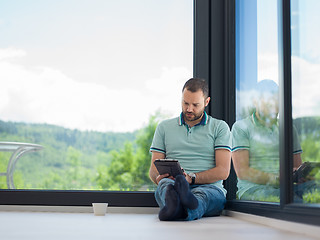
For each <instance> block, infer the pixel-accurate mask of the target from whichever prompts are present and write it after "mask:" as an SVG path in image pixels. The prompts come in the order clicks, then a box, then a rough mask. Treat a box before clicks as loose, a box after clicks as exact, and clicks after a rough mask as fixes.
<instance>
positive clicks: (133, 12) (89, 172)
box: [0, 0, 193, 191]
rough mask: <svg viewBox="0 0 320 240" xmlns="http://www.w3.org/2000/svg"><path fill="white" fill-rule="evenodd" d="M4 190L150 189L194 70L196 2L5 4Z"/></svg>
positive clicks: (1, 59) (0, 106) (0, 10)
mask: <svg viewBox="0 0 320 240" xmlns="http://www.w3.org/2000/svg"><path fill="white" fill-rule="evenodd" d="M0 36H1V37H0V38H1V41H0V83H1V97H0V98H1V101H0V172H1V176H0V188H1V189H8V188H9V189H42V190H44V189H48V190H52V189H55V190H130V191H131V190H138V191H143V190H152V189H153V187H154V185H153V184H152V183H151V181H150V180H149V178H148V168H149V165H150V155H149V146H150V143H151V140H152V136H153V131H154V129H155V126H156V124H157V122H158V121H159V119H161V118H163V117H170V116H176V115H178V114H179V113H180V111H181V109H180V96H179V93H180V92H181V88H182V85H183V83H184V82H185V81H186V80H187V79H188V78H191V77H192V75H193V73H192V68H193V4H192V1H191V0H188V1H185V0H178V1H171V0H163V1H155V0H138V1H131V0H114V1H113V0H112V1H102V0H94V1H92V0H80V1H78V0H67V1H47V0H44V1H37V0H32V1H19V0H14V1H11V0H8V1H1V2H0Z"/></svg>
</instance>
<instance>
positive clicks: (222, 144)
mask: <svg viewBox="0 0 320 240" xmlns="http://www.w3.org/2000/svg"><path fill="white" fill-rule="evenodd" d="M214 149H215V150H217V149H227V150H229V151H231V134H230V128H229V126H228V124H227V123H226V122H224V121H221V122H220V124H219V126H218V129H217V137H216V141H215V146H214Z"/></svg>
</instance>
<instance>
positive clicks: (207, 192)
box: [155, 178, 226, 221]
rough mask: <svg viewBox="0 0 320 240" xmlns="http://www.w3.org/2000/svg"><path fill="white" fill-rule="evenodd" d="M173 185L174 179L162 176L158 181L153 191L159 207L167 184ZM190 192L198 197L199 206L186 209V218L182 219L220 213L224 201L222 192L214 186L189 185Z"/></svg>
mask: <svg viewBox="0 0 320 240" xmlns="http://www.w3.org/2000/svg"><path fill="white" fill-rule="evenodd" d="M170 184H172V185H174V181H173V180H171V179H169V178H164V179H162V180H161V181H160V182H159V185H158V187H157V189H156V192H155V198H156V201H157V203H158V204H159V207H160V208H163V207H164V205H165V194H166V190H167V186H168V185H170ZM190 189H191V192H192V193H193V194H194V195H195V197H196V198H197V199H198V202H199V206H198V208H196V209H194V210H190V209H186V210H187V212H188V216H187V218H185V219H184V220H187V221H191V220H195V219H199V218H201V217H211V216H218V215H220V214H221V212H222V210H223V208H224V205H225V203H226V197H225V195H224V193H223V192H222V191H221V190H220V189H219V188H218V187H216V186H214V185H211V184H203V185H191V186H190Z"/></svg>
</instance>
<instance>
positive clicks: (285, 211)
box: [226, 0, 320, 225]
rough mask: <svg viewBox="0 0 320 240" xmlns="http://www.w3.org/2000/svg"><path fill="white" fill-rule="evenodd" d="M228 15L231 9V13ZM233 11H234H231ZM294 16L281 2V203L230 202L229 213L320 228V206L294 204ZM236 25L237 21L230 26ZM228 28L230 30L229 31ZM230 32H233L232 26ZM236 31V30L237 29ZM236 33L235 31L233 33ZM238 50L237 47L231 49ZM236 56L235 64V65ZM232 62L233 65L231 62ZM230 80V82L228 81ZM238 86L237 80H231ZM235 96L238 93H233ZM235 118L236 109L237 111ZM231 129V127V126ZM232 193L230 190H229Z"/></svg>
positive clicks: (287, 4)
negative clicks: (318, 226)
mask: <svg viewBox="0 0 320 240" xmlns="http://www.w3.org/2000/svg"><path fill="white" fill-rule="evenodd" d="M235 1H236V0H228V1H227V2H228V3H229V4H226V8H230V6H231V7H233V8H235ZM227 11H228V9H227ZM229 11H230V10H229ZM290 18H291V12H290V0H278V24H279V26H278V27H279V33H278V34H279V46H280V47H279V65H280V66H279V69H280V71H279V91H280V101H279V104H280V106H279V107H280V108H279V115H280V119H279V126H280V139H279V140H280V148H279V154H280V203H269V202H259V201H243V200H236V199H235V198H234V199H228V202H227V205H226V209H228V210H233V211H239V212H244V213H249V214H254V215H260V216H265V217H271V218H276V219H281V220H288V221H294V222H300V223H307V224H312V225H320V221H319V219H320V206H319V205H318V204H308V205H306V204H298V203H294V202H293V183H292V172H291V171H290V169H292V161H291V159H292V148H293V146H292V145H293V143H292V93H291V83H292V82H291V19H290ZM229 24H231V25H233V26H234V25H235V21H234V22H233V23H232V22H229ZM227 27H228V26H226V28H227ZM229 28H230V29H232V28H231V27H230V26H229ZM233 30H234V29H233ZM231 31H232V30H231ZM231 48H233V49H234V50H235V45H233V46H231ZM235 61H236V59H235V56H234V59H233V62H235ZM231 62H232V61H231ZM226 79H227V78H226ZM227 80H229V81H233V82H235V81H236V80H235V78H233V79H230V78H229V79H227ZM233 94H234V95H235V92H234V93H233ZM233 113H234V114H235V108H234V109H233ZM230 126H231V125H230ZM228 190H230V189H228Z"/></svg>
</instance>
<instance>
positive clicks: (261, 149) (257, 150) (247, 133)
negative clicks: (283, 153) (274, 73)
mask: <svg viewBox="0 0 320 240" xmlns="http://www.w3.org/2000/svg"><path fill="white" fill-rule="evenodd" d="M254 92H255V96H254V97H253V104H254V111H253V113H252V115H251V116H249V117H247V118H245V119H242V120H239V121H237V122H236V123H234V124H233V126H232V131H231V132H232V145H233V146H232V161H233V165H234V168H235V171H236V174H237V176H238V192H237V196H238V198H239V199H242V200H258V201H279V195H280V189H279V126H278V113H279V101H278V94H279V92H278V85H277V84H276V83H275V82H274V81H272V80H263V81H260V82H259V83H258V84H257V85H256V87H255V91H254ZM301 153H302V150H301V146H300V143H299V140H298V134H297V131H296V130H295V128H294V131H293V167H294V169H293V170H295V169H296V168H298V167H299V166H300V165H301V162H302V160H301ZM301 186H302V185H301ZM294 197H295V200H296V201H299V202H301V200H302V195H301V191H300V190H298V187H296V191H295V195H294Z"/></svg>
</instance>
